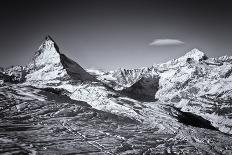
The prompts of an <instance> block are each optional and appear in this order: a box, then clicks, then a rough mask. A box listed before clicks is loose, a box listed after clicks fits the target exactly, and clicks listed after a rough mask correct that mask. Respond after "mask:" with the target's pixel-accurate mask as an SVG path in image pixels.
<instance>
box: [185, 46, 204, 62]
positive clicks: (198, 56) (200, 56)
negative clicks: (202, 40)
mask: <svg viewBox="0 0 232 155" xmlns="http://www.w3.org/2000/svg"><path fill="white" fill-rule="evenodd" d="M181 58H184V59H193V60H195V61H201V60H205V59H207V56H206V54H205V53H204V52H202V51H200V50H199V49H197V48H194V49H192V50H191V51H189V52H187V53H186V54H185V55H184V56H183V57H181Z"/></svg>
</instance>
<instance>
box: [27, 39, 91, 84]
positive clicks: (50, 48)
mask: <svg viewBox="0 0 232 155" xmlns="http://www.w3.org/2000/svg"><path fill="white" fill-rule="evenodd" d="M28 72H29V74H27V75H26V81H27V82H30V83H35V84H36V83H43V84H44V83H48V84H49V83H50V84H51V83H57V82H58V83H59V80H80V81H95V78H94V77H93V76H92V75H90V74H89V73H87V72H86V71H85V70H84V69H83V68H82V67H81V66H80V65H79V64H77V63H76V62H75V61H73V60H71V59H69V58H68V57H67V56H65V55H64V54H62V53H61V52H60V50H59V47H58V46H57V44H56V43H55V42H54V41H53V39H52V38H51V37H50V36H46V38H45V41H44V42H43V43H42V45H41V46H40V47H39V49H38V51H37V52H36V53H35V56H34V58H33V61H32V62H31V63H30V64H29V65H28Z"/></svg>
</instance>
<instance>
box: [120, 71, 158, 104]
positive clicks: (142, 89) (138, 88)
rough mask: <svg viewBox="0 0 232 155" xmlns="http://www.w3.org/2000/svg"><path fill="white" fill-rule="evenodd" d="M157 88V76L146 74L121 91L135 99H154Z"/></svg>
mask: <svg viewBox="0 0 232 155" xmlns="http://www.w3.org/2000/svg"><path fill="white" fill-rule="evenodd" d="M158 89H159V76H157V75H156V76H154V75H149V74H147V75H144V76H142V77H141V79H140V80H138V81H137V82H135V83H134V84H133V85H131V86H130V87H128V88H125V89H123V90H122V92H124V93H126V94H128V95H129V96H130V97H132V98H135V99H137V100H142V101H155V94H156V92H157V91H158Z"/></svg>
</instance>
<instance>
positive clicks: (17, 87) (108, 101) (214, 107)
mask: <svg viewBox="0 0 232 155" xmlns="http://www.w3.org/2000/svg"><path fill="white" fill-rule="evenodd" d="M87 71H88V72H87ZM87 71H85V70H84V69H83V68H82V67H81V66H80V65H78V64H77V63H76V62H74V61H73V60H71V59H69V58H68V57H67V56H65V55H64V54H62V53H61V51H60V50H59V48H58V46H57V44H56V43H55V42H54V40H53V39H52V38H51V37H50V36H47V37H46V38H45V41H44V42H43V43H42V45H41V46H40V47H39V50H38V51H37V52H36V54H35V56H34V58H33V61H32V62H31V63H30V64H29V65H28V66H27V67H21V66H16V67H11V68H8V69H2V70H1V72H0V73H1V74H0V78H1V79H2V81H5V82H4V83H3V82H1V83H0V89H1V94H0V98H1V99H2V101H1V102H0V103H1V107H0V108H1V112H2V114H1V116H2V119H1V123H2V124H4V125H3V126H4V127H3V128H4V131H3V132H1V130H0V146H1V147H2V148H4V149H3V150H1V149H0V151H3V152H4V150H5V152H8V149H7V148H9V147H12V148H14V149H13V150H15V145H14V144H15V143H16V144H17V143H19V144H17V145H19V146H20V147H19V148H21V149H23V151H26V152H31V153H33V152H37V151H38V152H39V153H44V154H49V152H50V154H57V153H58V152H60V151H61V152H65V150H66V151H67V150H69V153H78V151H79V153H80V154H85V153H93V154H96V153H99V154H143V153H150V154H152V153H160V154H167V153H171V154H174V153H176V154H181V153H182V154H189V153H193V154H204V153H209V154H220V153H222V154H228V153H229V154H230V153H232V152H231V150H232V148H231V146H232V145H231V136H230V135H227V136H226V135H224V134H222V133H221V132H223V133H227V134H232V104H231V103H232V84H231V82H232V75H231V74H232V57H228V56H224V57H220V58H208V57H207V56H206V55H205V54H204V53H203V52H201V51H199V50H198V49H193V50H192V51H190V52H188V53H186V54H185V55H184V56H182V57H180V58H178V59H174V60H171V61H168V62H166V63H163V64H157V65H153V66H152V67H147V68H146V67H145V68H141V69H132V70H128V69H119V70H116V71H110V72H104V71H100V70H87ZM15 81H17V84H12V83H15ZM157 100H158V101H157ZM185 112H186V113H185ZM10 117H12V118H10ZM16 119H21V120H22V122H23V123H26V124H29V126H30V128H31V127H33V125H35V128H36V130H35V131H36V132H35V131H34V129H33V130H31V131H30V134H29V135H30V136H33V135H37V134H39V135H40V136H41V137H43V136H44V137H46V138H47V139H49V138H51V139H54V140H55V139H57V137H56V136H58V137H59V138H58V141H59V140H61V141H62V138H64V137H65V135H69V136H71V135H73V136H74V137H75V138H77V140H76V141H75V139H74V140H73V141H72V140H71V143H70V144H69V143H67V142H65V143H64V142H60V143H56V142H54V143H53V144H50V143H49V146H46V144H44V145H45V146H44V145H43V146H41V144H40V142H39V141H42V139H41V137H40V138H39V139H38V143H37V142H36V143H35V144H33V145H34V146H35V147H33V145H32V144H31V145H32V146H31V145H30V144H28V143H32V142H31V141H30V140H29V139H30V138H29V139H27V140H26V141H24V140H20V139H19V140H15V139H14V136H13V135H18V134H21V131H18V130H13V129H12V130H13V133H14V134H13V135H12V133H11V132H9V133H8V132H7V133H4V132H5V130H8V128H9V127H10V128H15V127H17V126H18V125H19V124H17V123H16V124H15V123H14V122H15V121H16ZM12 120H13V121H12ZM86 120H88V121H90V122H89V123H90V124H88V121H87V122H86ZM16 122H17V121H16ZM109 122H110V123H111V124H110V125H109ZM183 122H187V123H186V124H187V125H189V124H190V125H192V126H186V125H185V124H182V123H183ZM202 123H203V124H202ZM9 124H10V125H9ZM20 126H23V125H20ZM38 127H39V128H38ZM199 127H201V128H199ZM5 128H7V129H5ZM22 128H23V129H22V130H24V128H25V130H26V129H27V127H24V126H23V127H22ZM55 128H56V129H55ZM204 128H205V129H204ZM217 129H218V130H220V131H221V132H219V131H215V130H217ZM53 130H54V132H53ZM57 130H59V131H57ZM66 130H67V131H69V132H66ZM41 131H42V132H41ZM25 132H26V131H25ZM49 133H50V134H52V135H50V134H49ZM4 134H5V135H7V137H4ZM56 134H57V135H56ZM93 135H94V136H93ZM91 136H93V138H88V137H91ZM1 137H3V138H1ZM149 137H150V138H149ZM77 143H78V144H77ZM76 145H78V146H79V145H80V146H84V147H77V148H74V147H73V146H76ZM59 146H61V147H62V148H63V149H60V150H57V149H55V148H57V147H59ZM41 147H42V148H41ZM43 147H46V149H48V150H47V151H46V150H43ZM16 150H17V149H16ZM19 150H20V149H19ZM80 150H82V151H80ZM20 151H22V150H20ZM13 153H14V151H13Z"/></svg>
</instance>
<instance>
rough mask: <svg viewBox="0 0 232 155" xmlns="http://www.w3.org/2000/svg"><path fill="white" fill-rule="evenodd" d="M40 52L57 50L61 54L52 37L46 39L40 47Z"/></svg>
mask: <svg viewBox="0 0 232 155" xmlns="http://www.w3.org/2000/svg"><path fill="white" fill-rule="evenodd" d="M39 50H49V51H52V50H55V51H56V52H58V53H60V50H59V47H58V45H57V44H56V42H55V41H54V40H53V39H52V37H51V36H50V35H47V36H46V37H45V40H44V41H43V43H42V44H41V45H40V47H39Z"/></svg>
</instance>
